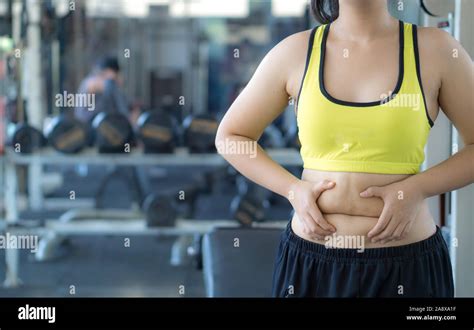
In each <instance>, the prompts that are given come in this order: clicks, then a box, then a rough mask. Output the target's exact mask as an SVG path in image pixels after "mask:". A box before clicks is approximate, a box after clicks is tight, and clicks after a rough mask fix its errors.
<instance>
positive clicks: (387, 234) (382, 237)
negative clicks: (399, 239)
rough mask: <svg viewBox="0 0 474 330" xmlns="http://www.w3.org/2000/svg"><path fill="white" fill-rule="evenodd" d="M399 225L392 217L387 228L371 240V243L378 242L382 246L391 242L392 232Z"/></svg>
mask: <svg viewBox="0 0 474 330" xmlns="http://www.w3.org/2000/svg"><path fill="white" fill-rule="evenodd" d="M399 224H400V223H399V222H398V221H397V219H395V218H393V217H392V218H391V219H390V222H389V223H388V225H387V227H385V229H384V230H383V231H382V232H381V233H380V234H378V235H376V236H374V237H373V238H372V242H380V243H382V244H385V243H386V242H388V241H390V240H392V238H393V232H394V231H395V229H397V226H398V225H399Z"/></svg>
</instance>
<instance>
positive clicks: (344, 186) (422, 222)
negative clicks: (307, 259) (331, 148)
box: [291, 169, 436, 248]
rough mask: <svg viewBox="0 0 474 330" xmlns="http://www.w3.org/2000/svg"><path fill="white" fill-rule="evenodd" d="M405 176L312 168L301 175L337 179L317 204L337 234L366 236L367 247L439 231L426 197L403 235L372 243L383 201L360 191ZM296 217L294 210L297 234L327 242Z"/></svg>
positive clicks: (405, 241)
mask: <svg viewBox="0 0 474 330" xmlns="http://www.w3.org/2000/svg"><path fill="white" fill-rule="evenodd" d="M406 177H408V175H399V174H395V175H394V174H371V173H351V172H328V171H316V170H309V169H305V170H304V171H303V175H302V179H303V180H305V181H310V182H319V181H323V180H330V181H334V182H335V183H336V185H335V187H334V188H332V189H330V190H326V191H324V192H323V193H322V194H321V195H320V197H319V198H318V200H317V201H316V202H317V205H318V207H319V209H320V210H321V212H322V214H323V216H324V218H325V219H326V220H327V221H328V222H330V223H331V224H332V225H333V226H334V227H335V228H336V230H337V231H336V233H335V235H338V236H359V237H363V242H364V247H365V248H379V247H389V246H400V245H407V244H411V243H415V242H418V241H421V240H424V239H426V238H428V237H430V236H432V235H433V234H434V233H435V232H436V226H435V223H434V221H433V217H432V216H431V214H430V211H429V209H428V205H427V203H426V201H423V204H422V206H421V208H420V211H419V213H418V215H417V218H416V219H415V220H414V223H413V226H412V227H411V230H410V231H409V232H408V234H407V235H406V236H405V237H404V238H402V239H400V240H393V241H390V242H387V243H385V244H382V243H380V242H377V243H372V242H371V240H370V239H369V238H368V237H367V234H368V233H369V231H370V230H371V229H372V228H373V227H374V226H375V224H376V223H377V220H378V218H379V216H380V214H381V213H382V209H383V206H384V203H383V200H382V199H380V198H378V197H370V198H362V197H360V196H359V194H360V193H361V192H362V191H364V190H365V189H367V188H368V187H371V186H385V185H388V184H390V183H394V182H397V181H401V180H403V179H405V178H406ZM297 217H298V216H297V214H296V213H295V215H294V216H293V219H292V224H291V227H292V229H293V231H294V232H295V234H296V235H298V236H300V237H302V238H304V239H306V240H309V241H312V242H315V243H319V244H325V243H326V240H318V239H315V238H313V237H311V236H310V235H307V234H305V233H304V232H303V226H302V224H301V222H300V221H298V218H297Z"/></svg>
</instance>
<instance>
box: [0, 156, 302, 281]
mask: <svg viewBox="0 0 474 330" xmlns="http://www.w3.org/2000/svg"><path fill="white" fill-rule="evenodd" d="M267 152H268V154H269V156H270V157H271V158H272V159H274V160H275V161H276V162H278V163H279V164H281V165H284V166H301V165H302V161H301V157H300V155H299V153H298V151H297V150H295V149H272V150H267ZM3 159H4V166H5V192H4V193H5V215H6V216H5V221H4V225H3V228H0V231H2V232H10V233H11V234H18V235H21V234H26V233H34V234H37V235H40V236H46V235H49V236H58V235H59V236H61V235H63V236H70V235H171V236H180V235H188V234H196V233H197V234H199V233H202V234H204V233H206V232H209V231H211V230H212V229H213V228H214V227H217V226H219V227H229V226H231V227H232V226H235V221H233V220H222V221H219V220H211V221H206V220H186V219H178V221H177V223H176V226H174V227H169V228H166V227H160V228H149V227H147V226H146V224H145V221H144V220H143V219H140V218H139V216H138V214H137V217H136V218H135V219H132V218H133V217H132V216H131V217H130V218H131V219H130V220H127V221H120V224H118V223H117V220H114V219H113V218H111V219H108V220H104V219H102V218H101V219H93V218H89V219H87V220H83V219H81V220H80V221H54V220H51V221H46V222H45V223H44V224H43V225H42V226H39V227H34V228H24V227H21V224H20V219H19V208H18V198H17V197H18V182H17V175H16V171H17V165H24V166H26V167H27V171H28V182H27V185H28V204H29V207H30V208H31V209H33V210H40V209H41V208H42V207H43V205H44V201H45V199H44V196H43V191H42V185H41V179H42V173H43V166H44V165H47V164H54V165H77V164H89V165H131V166H143V165H149V166H170V165H171V166H193V165H200V166H216V167H218V166H223V165H226V161H225V160H224V159H223V158H222V157H221V156H220V155H218V154H191V153H189V152H188V150H187V149H186V148H178V149H177V150H176V151H175V153H173V154H145V153H143V152H142V151H141V150H139V149H135V150H133V151H132V152H130V153H124V154H100V153H98V152H97V151H96V150H94V149H89V150H85V151H83V152H81V153H79V154H74V155H64V154H59V153H57V152H56V151H54V150H52V149H48V148H46V149H42V150H41V151H39V152H37V153H34V154H20V153H16V152H14V151H13V150H6V153H5V156H4V157H3ZM85 212H87V210H86V211H85ZM89 212H94V211H93V210H89ZM287 221H288V220H287V219H285V220H283V221H276V222H270V223H262V224H255V226H264V227H275V226H277V227H283V226H284V225H285V223H287ZM19 257H20V255H19V251H18V249H6V250H5V262H6V275H5V282H4V286H6V287H16V286H19V285H20V284H21V280H20V279H19V276H18V275H19Z"/></svg>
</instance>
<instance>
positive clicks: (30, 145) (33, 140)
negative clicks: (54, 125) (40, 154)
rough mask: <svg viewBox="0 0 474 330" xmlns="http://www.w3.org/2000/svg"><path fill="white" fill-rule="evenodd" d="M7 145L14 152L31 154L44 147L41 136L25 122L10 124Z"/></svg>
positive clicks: (44, 141)
mask: <svg viewBox="0 0 474 330" xmlns="http://www.w3.org/2000/svg"><path fill="white" fill-rule="evenodd" d="M8 144H9V145H10V146H11V147H12V148H13V150H14V151H15V152H19V153H22V154H31V153H33V152H35V151H38V150H39V149H41V148H42V147H44V146H45V144H46V140H45V138H44V136H43V134H42V133H41V132H40V131H39V130H38V129H36V128H34V127H33V126H30V125H29V124H28V123H27V122H21V123H18V124H12V125H10V126H9V128H8Z"/></svg>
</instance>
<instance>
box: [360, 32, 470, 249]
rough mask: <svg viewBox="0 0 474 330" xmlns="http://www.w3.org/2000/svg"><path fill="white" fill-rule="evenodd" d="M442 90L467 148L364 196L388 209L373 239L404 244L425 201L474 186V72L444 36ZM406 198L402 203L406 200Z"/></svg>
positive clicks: (441, 97)
mask: <svg viewBox="0 0 474 330" xmlns="http://www.w3.org/2000/svg"><path fill="white" fill-rule="evenodd" d="M436 39H437V40H435V41H434V42H436V43H437V44H439V45H440V47H439V48H438V52H439V53H438V54H437V56H439V59H440V60H439V70H440V73H441V87H440V89H439V96H438V100H439V104H440V106H441V108H442V110H443V112H444V113H445V114H446V116H447V117H448V118H449V119H450V120H451V122H452V123H453V124H454V126H455V127H456V129H457V130H458V132H459V135H460V137H461V138H462V140H463V142H464V144H465V146H464V148H463V149H462V150H460V151H459V152H457V153H456V154H454V155H452V156H451V157H450V158H448V159H447V160H445V161H443V162H442V163H440V164H438V165H436V166H434V167H432V168H430V169H428V170H426V171H424V172H422V173H419V174H417V175H413V176H410V177H408V178H407V179H405V180H403V181H401V182H396V183H394V184H391V185H388V186H385V187H370V188H368V189H367V190H366V191H364V192H362V193H361V196H362V197H372V196H378V197H381V198H382V199H383V200H384V210H383V211H382V215H381V216H380V218H379V220H378V222H377V224H376V226H375V227H374V228H373V229H372V230H371V231H370V232H369V234H368V236H369V237H371V238H372V240H375V241H382V242H384V241H389V240H392V239H399V238H401V237H403V236H404V234H406V233H407V232H408V231H409V230H410V229H411V226H412V222H413V220H414V219H415V218H416V215H417V213H418V210H419V206H420V205H421V202H422V201H423V200H424V199H425V198H427V197H430V196H434V195H438V194H442V193H445V192H448V191H452V190H455V189H459V188H462V187H464V186H466V185H469V184H472V183H473V182H474V67H473V63H472V60H471V59H470V57H469V55H468V54H467V52H466V51H465V50H464V49H463V47H462V46H461V45H460V44H459V43H458V42H457V41H456V40H455V39H453V38H452V37H451V36H450V35H449V34H447V33H445V32H443V31H438V33H436ZM400 196H402V198H400Z"/></svg>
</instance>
